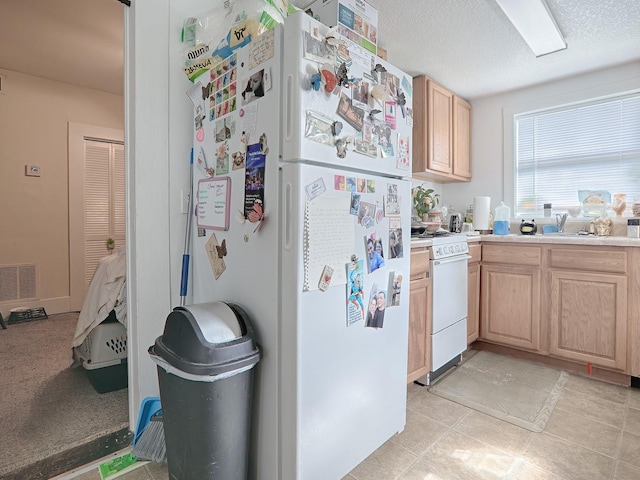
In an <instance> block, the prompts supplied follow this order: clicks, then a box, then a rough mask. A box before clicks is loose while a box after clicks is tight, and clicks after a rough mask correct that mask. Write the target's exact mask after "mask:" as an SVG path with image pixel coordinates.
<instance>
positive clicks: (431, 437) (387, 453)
mask: <svg viewBox="0 0 640 480" xmlns="http://www.w3.org/2000/svg"><path fill="white" fill-rule="evenodd" d="M120 478H122V479H123V480H167V478H168V474H167V469H166V464H148V465H146V466H145V467H143V468H140V469H138V470H135V471H133V472H131V473H129V474H126V475H124V476H122V477H120ZM394 479H397V480H473V479H483V480H490V479H501V480H601V479H602V480H605V479H606V480H612V479H616V480H638V479H640V390H636V389H630V388H624V387H620V386H616V385H610V384H608V383H604V382H600V381H597V380H593V379H589V378H584V377H580V376H576V375H571V376H570V378H569V381H568V383H567V385H566V387H565V389H564V390H563V393H562V395H561V397H560V400H559V401H558V403H557V405H556V408H555V410H554V412H553V414H552V416H551V418H550V419H549V423H548V424H547V426H546V428H545V430H544V432H542V433H533V432H530V431H528V430H525V429H522V428H520V427H517V426H514V425H512V424H510V423H505V422H503V421H501V420H497V419H495V418H493V417H490V416H487V415H484V414H482V413H479V412H477V411H475V410H472V409H470V408H467V407H463V406H461V405H458V404H457V403H453V402H451V401H449V400H445V399H443V398H441V397H437V396H435V395H433V394H431V393H429V391H428V390H427V389H426V388H424V387H420V386H418V385H409V386H408V399H407V424H406V428H405V430H404V431H403V432H402V433H400V434H398V435H395V436H394V437H393V438H391V439H390V440H389V441H387V442H386V443H385V444H384V445H382V446H381V447H380V448H379V449H378V450H376V451H375V452H374V453H373V454H372V455H371V456H370V457H368V458H367V459H366V460H364V461H363V462H362V463H361V464H360V465H358V466H357V467H356V468H355V469H354V470H353V471H352V472H351V473H350V474H349V475H347V476H346V477H345V478H344V479H343V480H394ZM75 480H100V475H99V474H98V472H97V471H96V470H94V471H91V472H88V473H85V474H83V475H81V476H78V477H75ZM282 480H288V479H282ZM302 480H304V479H302ZM327 480H331V479H327Z"/></svg>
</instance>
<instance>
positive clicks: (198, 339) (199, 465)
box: [149, 302, 261, 480]
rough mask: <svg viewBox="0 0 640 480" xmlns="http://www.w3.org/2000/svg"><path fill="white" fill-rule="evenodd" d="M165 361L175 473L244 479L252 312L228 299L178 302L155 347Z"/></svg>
mask: <svg viewBox="0 0 640 480" xmlns="http://www.w3.org/2000/svg"><path fill="white" fill-rule="evenodd" d="M149 354H150V355H151V358H152V359H153V360H154V362H155V363H156V364H157V365H158V381H159V384H160V402H161V404H162V415H163V424H164V435H165V442H166V446H167V463H168V467H169V479H170V480H194V479H197V480H214V479H215V480H231V479H238V480H245V479H246V478H247V472H248V462H249V436H250V430H251V403H252V398H253V372H254V368H253V367H254V366H255V365H256V364H257V363H258V361H259V360H260V355H261V353H260V347H259V346H258V345H257V343H256V342H255V338H254V333H253V328H252V326H251V322H250V320H249V317H248V316H247V314H246V313H245V312H244V311H243V310H242V309H241V308H240V307H238V306H237V305H233V304H227V303H224V302H211V303H202V304H197V305H188V306H182V307H176V308H174V310H173V311H172V312H171V313H170V314H169V316H168V317H167V320H166V323H165V327H164V333H163V334H162V336H160V337H158V338H157V339H156V342H155V344H154V345H153V346H151V347H150V348H149Z"/></svg>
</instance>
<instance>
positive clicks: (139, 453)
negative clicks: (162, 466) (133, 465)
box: [131, 410, 167, 462]
mask: <svg viewBox="0 0 640 480" xmlns="http://www.w3.org/2000/svg"><path fill="white" fill-rule="evenodd" d="M131 454H132V455H133V456H134V457H136V458H137V459H138V460H149V461H152V462H164V461H165V460H166V459H167V447H166V444H165V441H164V425H163V423H162V410H158V411H157V412H155V413H154V414H153V415H152V416H151V418H150V419H149V423H148V424H147V426H146V427H145V428H144V430H142V433H141V434H140V436H139V437H138V441H137V442H136V443H135V445H134V446H133V450H131Z"/></svg>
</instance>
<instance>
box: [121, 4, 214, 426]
mask: <svg viewBox="0 0 640 480" xmlns="http://www.w3.org/2000/svg"><path fill="white" fill-rule="evenodd" d="M221 4H222V2H221V1H220V0H216V1H211V0H208V1H207V0H136V1H135V2H131V7H130V8H128V9H127V11H126V16H125V32H126V34H125V35H126V37H125V77H126V86H125V112H126V113H127V122H126V125H125V131H126V133H125V135H126V138H125V143H126V146H127V155H128V159H129V162H128V165H129V171H128V174H129V184H128V188H127V195H128V198H127V200H128V225H127V232H128V237H127V256H128V259H129V262H128V265H127V268H128V271H127V279H128V281H127V286H128V292H127V293H128V299H129V318H130V322H131V324H130V325H129V339H128V341H129V345H130V355H129V411H130V423H131V425H135V424H136V422H137V418H138V410H139V408H140V402H141V400H142V399H143V398H145V397H147V396H158V382H157V373H156V368H155V365H154V364H153V362H152V361H151V360H150V357H149V355H148V353H147V349H148V348H149V346H150V345H152V344H153V343H154V342H155V339H156V338H157V337H158V336H160V335H162V331H163V328H164V322H165V320H166V318H167V315H169V313H170V312H171V310H172V309H173V308H174V307H176V306H178V305H179V304H180V297H179V295H180V275H181V264H182V254H183V248H184V232H185V227H186V219H187V216H186V215H185V214H181V213H180V193H181V191H185V192H186V191H188V190H189V152H190V149H191V145H192V140H193V139H192V127H191V125H192V122H193V107H192V104H191V102H190V100H189V99H188V97H187V96H186V93H185V92H186V91H187V90H188V89H189V88H190V87H191V86H192V84H191V82H190V81H189V80H188V79H187V78H186V76H185V75H184V73H183V72H182V71H181V70H180V64H181V52H182V48H181V43H180V33H181V29H182V22H183V21H184V19H185V18H187V17H189V16H191V15H193V14H199V13H201V12H204V11H207V10H209V9H211V8H214V7H216V5H218V6H219V5H221Z"/></svg>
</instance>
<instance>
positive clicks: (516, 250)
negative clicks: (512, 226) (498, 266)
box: [482, 244, 542, 266]
mask: <svg viewBox="0 0 640 480" xmlns="http://www.w3.org/2000/svg"><path fill="white" fill-rule="evenodd" d="M482 263H503V264H507V265H531V266H541V265H542V248H541V247H533V246H523V245H490V244H485V245H483V248H482Z"/></svg>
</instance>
